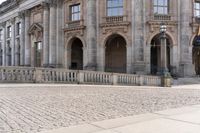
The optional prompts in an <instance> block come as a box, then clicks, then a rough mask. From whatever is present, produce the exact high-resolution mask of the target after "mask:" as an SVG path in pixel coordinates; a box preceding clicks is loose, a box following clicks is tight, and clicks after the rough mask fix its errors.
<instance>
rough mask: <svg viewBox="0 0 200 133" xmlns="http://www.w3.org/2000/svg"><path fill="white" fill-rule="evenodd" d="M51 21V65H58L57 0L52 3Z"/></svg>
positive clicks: (52, 0)
mask: <svg viewBox="0 0 200 133" xmlns="http://www.w3.org/2000/svg"><path fill="white" fill-rule="evenodd" d="M49 5H50V19H49V20H50V21H49V26H50V28H49V66H50V67H56V7H57V3H56V0H51V1H50V3H49Z"/></svg>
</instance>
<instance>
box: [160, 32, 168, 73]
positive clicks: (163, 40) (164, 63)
mask: <svg viewBox="0 0 200 133" xmlns="http://www.w3.org/2000/svg"><path fill="white" fill-rule="evenodd" d="M160 45H161V52H160V53H161V55H160V57H161V74H164V73H165V72H168V68H167V42H166V35H165V33H162V36H161V43H160Z"/></svg>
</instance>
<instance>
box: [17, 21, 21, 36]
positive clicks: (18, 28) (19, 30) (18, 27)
mask: <svg viewBox="0 0 200 133" xmlns="http://www.w3.org/2000/svg"><path fill="white" fill-rule="evenodd" d="M21 30H22V27H21V22H19V23H17V35H20V34H21Z"/></svg>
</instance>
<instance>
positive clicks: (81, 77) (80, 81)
mask: <svg viewBox="0 0 200 133" xmlns="http://www.w3.org/2000/svg"><path fill="white" fill-rule="evenodd" d="M77 80H78V84H83V83H84V72H83V71H78V75H77Z"/></svg>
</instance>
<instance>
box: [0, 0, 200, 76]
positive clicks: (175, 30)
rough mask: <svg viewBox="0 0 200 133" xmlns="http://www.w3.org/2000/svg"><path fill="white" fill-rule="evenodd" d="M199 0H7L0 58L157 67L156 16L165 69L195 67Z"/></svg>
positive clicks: (141, 69) (113, 68)
mask: <svg viewBox="0 0 200 133" xmlns="http://www.w3.org/2000/svg"><path fill="white" fill-rule="evenodd" d="M199 16H200V1H199V0H7V1H6V2H4V3H2V4H1V5H0V65H2V66H31V67H56V68H66V69H78V70H95V71H106V72H120V73H121V72H122V73H137V74H138V73H139V74H141V73H142V74H158V73H159V71H160V62H161V59H160V54H161V53H160V45H161V44H160V36H159V32H160V31H159V30H160V25H161V23H164V24H165V25H167V63H168V68H169V70H170V72H171V73H172V75H178V76H195V75H199V74H200V50H199V49H200V48H199V46H200V45H199V43H198V42H200V39H199V38H198V35H200V30H199V22H200V21H199V20H200V19H199V18H200V17H199Z"/></svg>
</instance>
